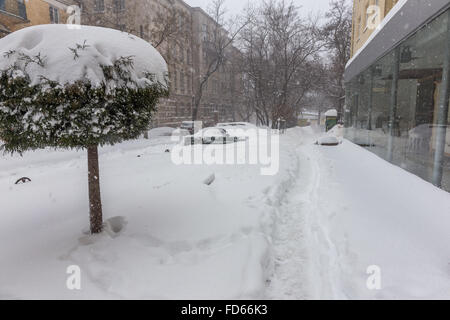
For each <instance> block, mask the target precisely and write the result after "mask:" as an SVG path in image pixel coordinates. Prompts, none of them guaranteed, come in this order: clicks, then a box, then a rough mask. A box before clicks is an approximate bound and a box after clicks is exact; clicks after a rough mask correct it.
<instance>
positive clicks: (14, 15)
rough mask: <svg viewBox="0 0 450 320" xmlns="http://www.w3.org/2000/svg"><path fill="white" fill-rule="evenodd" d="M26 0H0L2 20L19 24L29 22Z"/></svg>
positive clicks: (6, 22)
mask: <svg viewBox="0 0 450 320" xmlns="http://www.w3.org/2000/svg"><path fill="white" fill-rule="evenodd" d="M27 21H28V20H27V9H26V6H25V3H24V0H0V22H2V23H4V24H18V23H24V22H27Z"/></svg>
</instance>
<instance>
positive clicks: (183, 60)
mask: <svg viewBox="0 0 450 320" xmlns="http://www.w3.org/2000/svg"><path fill="white" fill-rule="evenodd" d="M76 1H77V3H78V4H79V6H80V7H81V8H82V24H85V25H97V26H104V27H109V28H115V29H119V30H123V31H126V32H130V33H132V34H135V35H136V36H139V37H141V38H143V39H145V40H147V41H149V42H150V43H152V44H153V45H154V46H155V47H156V49H157V50H158V51H159V52H160V53H161V55H162V56H163V57H164V58H165V60H166V62H167V63H168V66H169V76H170V82H171V92H170V96H169V98H168V99H164V100H163V101H161V103H160V105H159V106H158V112H157V114H156V116H155V118H154V123H153V124H152V125H153V126H179V125H180V123H181V122H182V121H185V120H192V113H193V106H194V101H195V98H196V95H197V94H198V87H199V83H200V81H201V79H202V76H203V75H204V72H205V68H206V63H207V62H206V61H207V50H206V46H205V41H206V40H207V34H208V30H212V29H213V27H214V21H213V19H211V17H209V16H208V14H206V13H205V12H204V11H203V10H202V9H200V8H193V7H190V6H189V5H187V4H186V3H185V2H184V1H182V0H76ZM234 50H236V49H235V48H230V51H231V52H232V53H233V54H232V56H236V53H235V51H234ZM241 82H242V77H240V73H238V72H236V70H235V69H233V68H232V66H231V63H228V64H227V66H224V67H222V68H220V70H219V71H218V72H216V73H215V74H214V75H213V77H211V79H210V80H209V81H208V83H207V86H206V90H205V91H204V92H203V95H202V99H201V101H202V102H201V106H200V110H199V113H198V120H203V121H204V122H205V123H206V124H213V123H214V122H217V121H231V120H233V119H235V113H234V112H233V110H235V108H236V105H237V104H238V103H241V100H240V97H242V91H240V92H239V90H241V89H242V85H241Z"/></svg>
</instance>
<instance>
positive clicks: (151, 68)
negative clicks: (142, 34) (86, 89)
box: [0, 24, 168, 87]
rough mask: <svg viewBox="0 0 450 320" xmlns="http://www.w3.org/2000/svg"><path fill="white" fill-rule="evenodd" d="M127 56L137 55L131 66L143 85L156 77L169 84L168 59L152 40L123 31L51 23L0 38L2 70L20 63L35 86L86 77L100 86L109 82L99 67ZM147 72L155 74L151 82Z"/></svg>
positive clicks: (73, 80) (68, 81) (138, 81)
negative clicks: (150, 42)
mask: <svg viewBox="0 0 450 320" xmlns="http://www.w3.org/2000/svg"><path fill="white" fill-rule="evenodd" d="M71 27H74V26H71ZM24 57H25V58H24ZM126 57H131V58H132V60H133V67H132V68H128V69H129V70H130V71H131V79H132V80H133V81H134V82H135V83H136V84H137V85H138V86H139V87H143V86H147V85H149V84H151V83H152V82H154V81H158V82H160V83H161V84H163V85H166V81H165V79H166V75H167V73H168V69H167V64H166V62H165V60H164V58H163V57H162V56H161V55H160V54H159V52H158V51H157V50H156V49H155V48H154V47H153V46H152V45H150V44H149V43H148V42H146V41H144V40H142V39H140V38H138V37H136V36H134V35H131V34H128V33H125V32H121V31H117V30H113V29H107V28H100V27H91V26H81V27H80V28H79V29H73V28H70V27H69V26H68V25H61V24H60V25H57V24H52V25H39V26H33V27H29V28H25V29H22V30H19V31H16V32H14V33H11V34H10V35H8V36H6V37H4V38H2V39H0V70H6V69H8V68H10V67H11V66H12V65H14V64H15V63H20V64H21V69H24V70H25V71H26V73H27V74H28V75H29V76H30V78H31V81H32V84H33V85H34V84H38V83H40V82H41V81H42V79H43V77H44V78H47V79H49V80H52V81H56V82H58V83H60V84H66V83H73V82H76V81H78V80H81V79H87V80H89V81H90V82H91V83H93V84H94V85H100V84H101V82H103V81H105V76H104V72H103V70H102V67H101V66H113V64H114V62H116V61H117V60H118V59H120V58H126ZM30 58H31V61H30ZM148 73H150V74H152V75H153V76H154V80H153V81H152V82H151V81H150V80H148ZM18 75H20V72H19V74H18Z"/></svg>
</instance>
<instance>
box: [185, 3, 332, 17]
mask: <svg viewBox="0 0 450 320" xmlns="http://www.w3.org/2000/svg"><path fill="white" fill-rule="evenodd" d="M184 1H185V2H187V3H188V4H189V5H191V6H193V7H201V8H203V9H206V8H207V6H208V4H209V3H210V1H211V0H184ZM249 1H251V3H254V2H258V1H260V0H225V7H226V8H227V11H228V12H229V13H231V14H238V13H240V12H241V11H242V9H243V8H244V7H245V6H246V5H247V3H248V2H249ZM293 1H294V3H295V4H296V5H297V6H301V7H302V10H301V11H302V13H303V14H304V15H305V16H306V15H307V14H308V13H310V12H314V13H316V12H321V13H324V12H325V11H326V10H327V9H328V4H329V1H330V0H293Z"/></svg>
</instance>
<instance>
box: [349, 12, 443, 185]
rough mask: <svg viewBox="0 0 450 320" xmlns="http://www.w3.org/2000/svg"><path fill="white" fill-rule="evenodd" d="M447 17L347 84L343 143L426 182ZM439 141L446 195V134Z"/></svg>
mask: <svg viewBox="0 0 450 320" xmlns="http://www.w3.org/2000/svg"><path fill="white" fill-rule="evenodd" d="M449 17H450V10H448V11H447V12H445V13H443V14H442V15H440V16H439V17H437V18H436V19H434V20H433V21H432V22H430V23H428V24H427V25H426V26H424V27H423V28H421V29H420V30H418V31H417V32H416V33H415V34H414V35H412V36H411V37H410V38H408V39H407V40H406V41H404V42H402V43H401V44H399V45H398V46H397V47H396V48H395V49H393V50H392V52H390V53H388V54H387V55H385V56H384V57H383V58H381V59H380V60H378V61H377V62H376V63H374V64H373V65H372V66H370V67H369V68H368V69H367V70H365V71H364V72H362V73H361V74H359V75H358V76H356V77H355V78H354V79H352V81H351V82H349V83H348V84H347V103H346V105H347V113H346V121H345V123H346V126H347V130H346V131H347V137H348V138H349V139H350V140H352V141H353V142H354V143H357V144H359V145H361V146H364V147H367V148H370V150H371V151H373V152H374V153H376V154H377V155H379V156H380V157H382V158H384V159H387V160H389V161H392V162H393V163H394V164H397V165H399V166H401V167H402V168H404V169H406V170H408V171H411V172H413V173H415V174H417V175H418V176H420V177H422V178H423V179H425V180H427V181H432V180H433V172H434V170H435V165H434V161H435V156H436V152H437V151H436V150H437V147H436V141H437V139H438V130H437V128H438V126H437V120H438V112H437V111H438V108H439V102H440V98H441V95H442V92H443V91H445V90H443V88H442V74H443V65H444V61H445V59H449V57H448V55H447V56H446V43H447V42H448V41H449V39H450V38H449V37H450V36H449V34H448V27H447V26H448V23H450V21H449ZM396 64H398V66H399V67H398V73H395V74H394V72H395V71H396V70H397V69H396V68H395V66H396ZM395 79H398V81H397V82H394V80H395ZM393 94H395V96H394V95H393ZM393 101H396V105H395V107H393V106H394V105H393V103H392V102H393ZM447 118H448V121H447V126H448V124H449V123H450V117H449V116H447ZM444 139H446V140H445V143H446V145H445V151H444V162H443V166H442V170H443V177H442V187H443V188H444V189H445V190H447V191H450V129H448V130H447V134H446V136H445V137H444Z"/></svg>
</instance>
